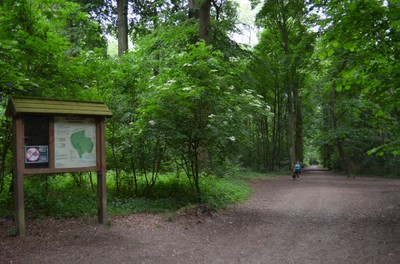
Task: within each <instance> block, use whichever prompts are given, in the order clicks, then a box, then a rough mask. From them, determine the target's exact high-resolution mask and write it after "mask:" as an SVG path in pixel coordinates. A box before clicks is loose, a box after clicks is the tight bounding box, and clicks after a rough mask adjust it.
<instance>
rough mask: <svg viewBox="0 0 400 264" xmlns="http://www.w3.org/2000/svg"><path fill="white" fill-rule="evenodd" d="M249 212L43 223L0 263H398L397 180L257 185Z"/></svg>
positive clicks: (6, 250)
mask: <svg viewBox="0 0 400 264" xmlns="http://www.w3.org/2000/svg"><path fill="white" fill-rule="evenodd" d="M251 186H252V187H253V188H254V190H255V192H254V195H253V196H252V198H251V199H250V200H249V201H247V202H246V203H245V204H242V205H238V206H232V207H230V208H228V209H227V210H225V211H223V212H220V213H219V214H218V215H215V216H200V217H193V216H188V217H186V216H181V217H178V218H176V219H175V221H172V222H171V221H168V216H166V215H161V214H159V215H143V214H140V215H132V216H129V217H119V218H113V219H112V222H113V224H112V226H111V227H107V226H103V225H98V224H96V223H95V220H93V219H86V220H85V219H78V220H76V219H72V220H67V221H62V222H61V221H55V220H46V221H43V222H33V223H28V224H27V236H26V237H25V238H24V239H19V238H15V237H11V236H9V235H7V232H9V230H10V228H12V227H13V223H12V222H11V221H9V220H7V221H6V220H4V219H0V263H96V264H101V263H171V264H172V263H173V264H175V263H362V264H364V263H400V180H385V179H377V178H356V179H347V178H345V177H343V176H338V175H334V174H332V173H329V172H324V171H307V172H306V173H305V174H304V175H302V177H301V179H300V181H292V180H291V179H290V177H289V176H286V177H279V178H275V179H265V180H257V181H254V182H252V183H251Z"/></svg>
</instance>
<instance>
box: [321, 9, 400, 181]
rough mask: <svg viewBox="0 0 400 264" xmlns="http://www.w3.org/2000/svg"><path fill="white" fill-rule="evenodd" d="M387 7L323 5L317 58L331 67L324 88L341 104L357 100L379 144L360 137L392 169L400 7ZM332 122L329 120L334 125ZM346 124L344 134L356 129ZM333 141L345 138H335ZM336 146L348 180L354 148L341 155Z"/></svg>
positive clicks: (395, 152)
mask: <svg viewBox="0 0 400 264" xmlns="http://www.w3.org/2000/svg"><path fill="white" fill-rule="evenodd" d="M386 3H387V4H385V1H369V2H348V3H347V2H346V3H344V2H341V3H338V2H333V1H322V4H323V10H324V11H325V14H326V17H325V19H323V20H322V23H321V25H322V26H323V31H322V32H323V37H322V38H321V41H322V42H323V47H324V48H321V49H320V50H319V53H318V57H319V58H320V59H321V60H325V61H330V62H333V63H328V64H327V65H329V66H328V67H330V69H333V70H331V72H332V73H333V74H330V75H329V76H330V78H328V80H327V81H328V82H329V83H330V85H327V87H328V86H330V87H331V88H330V89H334V90H332V95H333V93H335V94H340V93H341V94H343V95H342V96H341V98H342V99H343V100H344V99H346V100H348V96H350V98H355V99H356V100H355V101H356V102H357V103H358V109H363V111H364V112H363V115H364V118H365V117H366V116H368V119H367V120H369V122H368V125H369V126H370V127H373V128H374V129H373V131H376V132H378V131H380V134H381V136H378V137H379V138H382V140H381V141H380V143H378V142H376V141H375V143H374V144H376V145H375V146H373V145H370V144H371V143H372V141H371V140H370V139H367V138H364V140H365V141H366V142H367V141H368V145H369V146H370V151H369V153H370V154H373V153H375V154H377V160H379V156H385V158H386V163H388V164H391V163H392V162H394V160H396V158H395V157H393V155H398V153H399V143H398V140H397V138H398V131H399V127H398V122H397V121H395V120H396V119H397V120H398V116H399V114H398V113H399V112H398V109H399V104H398V100H397V99H398V97H399V93H398V92H396V88H394V87H393V85H395V83H398V81H399V80H398V75H397V74H395V72H396V71H397V70H396V69H398V65H399V64H398V51H399V45H398V39H399V36H398V32H399V26H398V21H399V18H398V17H397V16H396V15H394V13H396V12H398V11H399V5H398V4H393V3H391V2H386ZM344 14H346V15H344ZM349 91H351V93H350V92H349ZM388 95H389V96H388ZM353 100H354V99H353ZM335 101H336V102H337V103H338V101H337V100H335ZM360 106H361V107H360ZM364 107H366V108H364ZM396 109H397V110H396ZM336 119H337V117H336V118H335V117H334V116H332V124H333V125H335V122H333V121H335V120H336ZM346 124H347V126H349V127H347V128H346V129H347V130H349V129H353V130H354V129H356V127H355V124H358V125H359V124H360V123H359V122H355V120H353V122H352V123H350V122H347V123H346ZM382 124H385V125H382ZM365 125H367V124H363V126H365ZM357 129H359V127H358V128H357ZM335 130H336V131H342V130H343V128H342V129H341V128H340V127H339V124H338V123H336V129H335ZM393 136H394V137H393ZM340 138H341V139H340ZM336 139H337V140H339V139H340V140H343V139H344V138H343V137H338V136H336ZM336 145H337V150H338V152H339V154H340V156H341V158H342V160H344V164H346V167H347V168H346V171H347V172H348V174H349V175H352V174H353V171H354V168H353V167H354V165H352V164H351V163H349V162H346V160H348V161H349V160H350V158H349V157H348V154H347V153H346V151H347V152H350V153H351V152H352V149H347V150H343V148H342V147H340V145H341V144H336ZM364 151H365V152H366V150H364ZM362 160H368V158H367V157H362V159H361V160H358V163H362V162H363V161H362ZM370 163H371V161H370Z"/></svg>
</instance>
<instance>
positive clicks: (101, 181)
mask: <svg viewBox="0 0 400 264" xmlns="http://www.w3.org/2000/svg"><path fill="white" fill-rule="evenodd" d="M97 132H98V133H97V135H98V136H99V138H98V139H97V141H98V143H99V144H98V146H100V149H99V150H98V153H100V160H99V170H98V171H97V199H98V202H97V206H98V211H97V214H98V221H99V223H101V224H106V223H107V197H106V137H105V120H104V117H102V118H100V121H97Z"/></svg>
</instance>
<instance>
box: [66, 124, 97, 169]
mask: <svg viewBox="0 0 400 264" xmlns="http://www.w3.org/2000/svg"><path fill="white" fill-rule="evenodd" d="M71 144H72V146H73V147H74V149H76V150H77V151H78V154H79V159H80V160H81V161H82V162H93V161H95V158H94V156H93V154H92V151H93V147H94V143H93V142H92V139H91V138H89V137H87V136H86V135H85V130H81V131H77V132H73V133H72V134H71Z"/></svg>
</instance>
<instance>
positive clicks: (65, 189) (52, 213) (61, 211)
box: [0, 171, 280, 219]
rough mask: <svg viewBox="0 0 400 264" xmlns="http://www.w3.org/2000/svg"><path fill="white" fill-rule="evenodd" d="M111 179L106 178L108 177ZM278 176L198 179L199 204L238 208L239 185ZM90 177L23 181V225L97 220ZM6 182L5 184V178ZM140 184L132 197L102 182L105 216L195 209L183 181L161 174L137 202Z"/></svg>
mask: <svg viewBox="0 0 400 264" xmlns="http://www.w3.org/2000/svg"><path fill="white" fill-rule="evenodd" d="M110 174H111V175H112V172H110ZM279 174H280V173H278V174H269V175H267V174H265V173H255V172H251V171H239V172H237V173H236V174H235V175H233V176H232V175H231V176H229V177H223V178H220V177H214V176H204V177H202V180H201V203H202V205H207V206H209V207H211V208H213V209H214V210H220V209H222V208H225V207H226V206H228V205H230V204H236V203H241V202H243V201H245V200H246V199H248V197H249V196H250V195H251V189H250V188H249V187H248V186H247V184H246V182H245V181H244V179H248V178H260V177H271V176H276V175H279ZM95 178H96V177H94V179H93V185H91V182H90V178H89V176H88V175H86V176H83V177H82V179H81V181H80V182H79V187H77V182H76V180H74V178H73V177H72V176H70V175H53V176H45V175H35V176H29V177H26V178H25V180H24V196H25V197H24V200H25V216H26V218H27V219H40V218H48V217H53V218H69V217H82V216H95V215H96V214H97V191H96V186H95V185H96V179H95ZM7 182H8V183H10V182H11V179H10V178H9V177H8V178H7ZM143 186H144V184H143V183H141V184H139V186H138V187H139V188H138V192H137V193H136V194H135V192H134V191H133V190H130V189H129V188H128V189H126V188H125V189H124V190H122V191H120V192H116V188H115V184H114V179H113V177H109V176H108V178H107V211H108V214H109V215H110V216H116V215H129V214H133V213H144V212H146V213H159V212H175V211H177V210H179V209H181V208H185V207H190V206H194V205H196V204H197V200H196V197H195V195H194V192H193V190H192V189H191V187H190V184H189V181H188V180H187V178H186V177H176V176H174V175H170V174H165V175H162V176H160V178H159V179H158V181H157V183H156V184H155V185H154V187H153V188H152V189H151V191H150V192H148V193H147V194H146V196H141V195H140V194H141V193H142V191H143ZM13 200H14V199H13V194H12V193H11V192H9V188H5V189H4V190H3V191H2V192H1V193H0V204H1V206H0V217H6V218H8V217H10V218H11V217H13V216H14V201H13Z"/></svg>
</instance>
